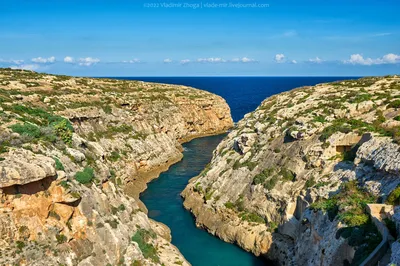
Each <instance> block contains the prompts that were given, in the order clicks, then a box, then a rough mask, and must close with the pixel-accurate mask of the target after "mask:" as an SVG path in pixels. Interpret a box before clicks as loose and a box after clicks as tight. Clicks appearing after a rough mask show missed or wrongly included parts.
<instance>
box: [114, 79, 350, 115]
mask: <svg viewBox="0 0 400 266" xmlns="http://www.w3.org/2000/svg"><path fill="white" fill-rule="evenodd" d="M354 78H355V77H123V78H119V79H127V80H142V81H151V82H158V83H168V84H179V85H186V86H192V87H194V88H198V89H202V90H206V91H209V92H212V93H215V94H218V95H220V96H222V97H223V98H224V99H225V100H226V101H227V102H228V104H229V106H230V107H231V112H232V118H233V120H234V121H235V122H237V121H239V120H240V119H242V118H243V116H244V115H245V114H247V113H249V112H251V111H254V110H255V109H256V108H257V106H258V105H260V103H261V102H262V101H263V100H264V99H265V98H267V97H269V96H271V95H274V94H277V93H280V92H284V91H288V90H291V89H294V88H298V87H302V86H313V85H316V84H318V83H324V82H332V81H338V80H346V79H354Z"/></svg>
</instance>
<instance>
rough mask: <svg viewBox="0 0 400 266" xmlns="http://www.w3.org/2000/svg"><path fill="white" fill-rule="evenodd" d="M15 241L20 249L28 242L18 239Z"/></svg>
mask: <svg viewBox="0 0 400 266" xmlns="http://www.w3.org/2000/svg"><path fill="white" fill-rule="evenodd" d="M15 243H16V246H17V248H18V249H19V250H22V249H23V248H24V247H25V246H26V244H25V243H24V242H22V241H16V242H15Z"/></svg>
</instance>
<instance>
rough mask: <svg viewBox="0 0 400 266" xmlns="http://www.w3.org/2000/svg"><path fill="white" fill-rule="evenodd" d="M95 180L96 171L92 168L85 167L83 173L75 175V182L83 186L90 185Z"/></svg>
mask: <svg viewBox="0 0 400 266" xmlns="http://www.w3.org/2000/svg"><path fill="white" fill-rule="evenodd" d="M93 178H94V170H93V168H90V167H85V169H83V171H80V172H77V173H76V174H75V180H76V181H78V182H79V183H81V184H89V183H91V182H92V180H93Z"/></svg>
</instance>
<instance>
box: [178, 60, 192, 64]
mask: <svg viewBox="0 0 400 266" xmlns="http://www.w3.org/2000/svg"><path fill="white" fill-rule="evenodd" d="M180 63H181V65H186V64H189V63H190V60H189V59H183V60H181V62H180Z"/></svg>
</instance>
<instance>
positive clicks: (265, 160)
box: [182, 76, 400, 265]
mask: <svg viewBox="0 0 400 266" xmlns="http://www.w3.org/2000/svg"><path fill="white" fill-rule="evenodd" d="M398 98H400V78H399V77H396V76H394V77H385V78H364V79H360V80H354V81H344V82H335V83H330V84H320V85H317V86H314V87H304V88H299V89H295V90H292V91H289V92H285V93H282V94H279V95H275V96H272V97H270V98H268V99H266V100H265V101H264V102H263V103H262V104H261V105H260V106H259V107H258V108H257V110H255V111H254V112H252V113H249V114H247V115H246V116H245V118H244V119H243V120H241V121H240V122H239V123H238V124H237V125H236V126H235V128H234V129H233V130H232V132H231V133H230V134H229V135H228V136H227V137H226V138H225V139H224V140H223V141H222V142H221V143H220V144H219V146H218V147H217V148H216V150H215V151H214V154H213V159H212V161H211V163H210V165H209V166H207V168H206V169H205V170H204V171H203V172H202V173H201V174H200V175H199V176H197V177H195V178H193V179H192V180H191V181H190V183H189V185H188V186H187V187H186V189H185V190H184V191H183V193H182V196H183V197H184V198H185V202H184V204H185V207H186V208H187V209H189V210H191V211H192V212H193V214H194V215H195V217H196V222H197V225H198V226H201V227H204V228H206V229H207V230H208V231H209V232H210V233H212V234H214V235H217V236H218V237H220V238H221V239H223V240H225V241H228V242H233V243H237V244H238V245H239V246H241V247H242V248H244V249H245V250H248V251H251V252H253V253H254V254H256V255H264V256H266V257H268V258H269V259H272V260H276V261H278V263H279V264H280V265H342V264H343V263H345V262H346V261H347V263H352V264H354V265H358V264H359V263H361V262H362V261H363V260H364V259H365V258H366V257H367V256H368V255H369V254H370V253H371V251H372V250H373V249H374V248H375V247H376V246H377V244H378V243H379V241H381V238H380V235H379V233H378V232H377V230H376V228H375V227H374V225H372V222H371V219H370V218H369V216H368V214H367V213H366V211H365V204H367V203H373V202H384V201H386V200H387V198H388V195H389V194H390V193H391V192H392V191H393V190H394V189H396V187H397V186H398V185H399V183H400V179H399V178H398V175H399V163H398V158H400V152H399V150H400V146H399V145H398V144H397V143H398V140H399V139H398V136H399V135H400V134H399V132H400V131H399V128H400V122H399V121H400V109H399V108H400V100H398ZM392 197H394V198H396V196H395V195H394V194H393V195H392ZM389 198H390V196H389ZM389 201H392V200H390V199H389ZM392 202H393V201H392ZM391 204H393V203H391ZM396 204H398V203H396ZM382 215H383V214H382ZM395 216H396V215H394V213H393V212H392V213H385V217H386V218H387V217H389V218H391V219H392V220H394V221H395V222H396V221H397V218H396V217H395ZM344 232H346V233H344ZM361 234H364V236H366V237H362V236H361ZM349 236H350V237H349ZM357 236H358V238H357ZM354 239H356V240H357V241H355V240H354Z"/></svg>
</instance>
